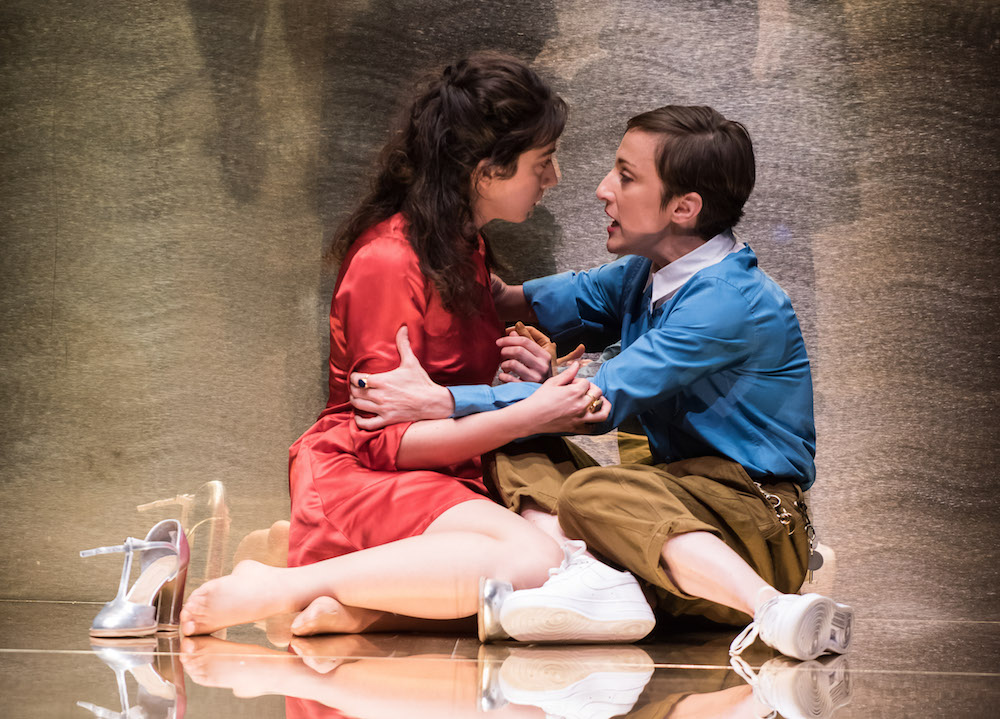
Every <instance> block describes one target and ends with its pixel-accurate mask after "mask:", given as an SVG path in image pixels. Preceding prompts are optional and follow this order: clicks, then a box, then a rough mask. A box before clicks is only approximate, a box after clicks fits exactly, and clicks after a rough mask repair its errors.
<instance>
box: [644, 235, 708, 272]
mask: <svg viewBox="0 0 1000 719" xmlns="http://www.w3.org/2000/svg"><path fill="white" fill-rule="evenodd" d="M705 242H706V240H703V239H702V238H701V237H699V236H698V235H695V234H688V233H682V234H668V235H667V236H666V237H664V238H663V240H662V241H661V242H660V243H659V245H658V246H657V248H656V250H655V251H654V253H653V254H654V255H655V256H652V257H650V258H649V259H651V260H652V261H653V271H654V272H656V271H657V270H660V269H662V268H663V267H665V266H667V265H669V264H670V263H671V262H673V261H674V260H679V259H680V258H681V257H683V256H684V255H686V254H687V253H688V252H691V251H692V250H697V249H698V248H699V247H701V246H702V245H704V244H705Z"/></svg>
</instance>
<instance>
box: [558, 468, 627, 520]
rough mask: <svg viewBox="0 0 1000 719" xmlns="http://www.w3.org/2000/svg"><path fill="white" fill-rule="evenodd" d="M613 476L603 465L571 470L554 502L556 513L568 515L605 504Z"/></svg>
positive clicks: (610, 492) (609, 493) (609, 494)
mask: <svg viewBox="0 0 1000 719" xmlns="http://www.w3.org/2000/svg"><path fill="white" fill-rule="evenodd" d="M616 483H617V482H616V480H615V478H614V477H613V476H612V475H611V473H610V472H609V471H608V469H607V468H605V467H588V468H586V469H581V470H578V471H576V472H573V474H571V475H570V476H569V477H568V478H567V479H566V481H565V482H564V483H563V485H562V488H561V490H560V492H559V498H558V500H557V502H556V514H557V515H558V516H559V517H560V518H564V517H570V516H573V515H575V514H579V513H580V512H582V511H584V509H585V508H586V507H592V506H595V505H597V506H599V505H602V504H605V503H606V502H607V500H608V497H610V496H613V492H612V491H611V490H612V488H613V486H614V485H615V484H616Z"/></svg>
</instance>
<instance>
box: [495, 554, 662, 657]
mask: <svg viewBox="0 0 1000 719" xmlns="http://www.w3.org/2000/svg"><path fill="white" fill-rule="evenodd" d="M563 551H564V552H565V554H566V558H565V559H564V560H563V563H562V564H561V565H560V566H559V567H558V568H556V569H550V570H549V579H548V581H547V582H545V584H543V585H542V586H540V587H538V588H537V589H521V590H519V591H516V592H513V593H512V594H510V596H507V597H505V598H504V601H503V604H502V605H501V607H500V615H499V619H500V624H501V625H502V627H503V629H504V631H506V632H507V634H509V635H510V636H511V637H513V638H514V639H518V640H520V641H523V642H634V641H636V640H637V639H642V638H643V637H644V636H646V635H647V634H649V632H650V631H651V630H652V629H653V625H654V624H656V620H655V618H654V617H653V611H652V609H650V608H649V604H648V603H647V602H646V598H645V597H644V596H643V594H642V589H641V588H640V587H639V582H638V581H636V578H635V577H633V576H632V575H631V574H630V573H629V572H619V571H617V570H615V569H612V568H611V567H609V566H608V565H606V564H602V563H601V562H598V561H597V560H596V559H594V558H593V557H588V556H587V555H586V554H585V552H586V551H587V547H586V545H585V544H584V543H583V542H579V541H570V542H566V543H565V544H564V545H563Z"/></svg>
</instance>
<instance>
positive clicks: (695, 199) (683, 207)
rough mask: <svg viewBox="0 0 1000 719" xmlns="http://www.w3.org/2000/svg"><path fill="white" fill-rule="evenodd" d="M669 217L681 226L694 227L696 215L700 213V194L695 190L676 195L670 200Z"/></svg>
mask: <svg viewBox="0 0 1000 719" xmlns="http://www.w3.org/2000/svg"><path fill="white" fill-rule="evenodd" d="M670 205H671V208H672V209H671V212H670V219H671V220H672V221H673V222H675V223H676V224H678V225H680V226H682V227H688V228H692V229H693V228H694V226H695V223H697V222H698V215H699V214H701V205H702V200H701V195H699V194H698V193H697V192H688V193H686V194H683V195H677V196H676V197H674V198H672V199H671V200H670Z"/></svg>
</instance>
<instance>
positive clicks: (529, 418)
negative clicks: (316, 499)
mask: <svg viewBox="0 0 1000 719" xmlns="http://www.w3.org/2000/svg"><path fill="white" fill-rule="evenodd" d="M578 369H579V365H578V364H575V363H574V364H573V365H571V366H570V367H569V368H568V369H567V370H566V371H565V372H562V373H561V374H559V375H557V376H555V377H553V378H551V379H549V380H547V381H546V382H545V383H544V384H543V385H542V386H541V387H539V388H538V389H537V390H536V391H535V392H534V393H533V394H532V395H531V396H530V397H528V398H527V399H525V400H522V401H521V402H517V403H515V404H512V405H510V406H509V407H505V408H504V409H500V410H497V411H495V412H483V413H480V414H473V415H469V416H468V417H462V418H460V419H445V420H433V421H427V422H416V423H414V424H412V425H410V427H409V428H408V429H407V430H406V433H405V434H404V435H403V439H402V442H401V443H400V446H399V454H398V455H397V458H396V466H397V467H398V468H400V469H420V468H427V467H442V466H446V465H450V464H456V463H458V462H462V461H464V460H467V459H470V458H471V457H476V456H478V455H480V454H483V453H485V452H489V451H490V450H494V449H496V448H497V447H500V446H503V445H504V444H507V443H508V442H511V441H513V440H515V439H518V438H520V437H527V436H530V435H532V434H547V433H556V434H563V433H568V434H586V433H589V432H591V431H592V430H593V428H594V427H595V426H597V425H598V424H600V423H602V422H604V421H605V420H606V419H607V418H608V415H609V414H610V412H611V404H610V403H609V402H608V401H607V400H603V399H602V400H601V402H600V406H596V405H597V401H596V400H597V399H600V398H601V390H600V388H599V387H597V386H595V385H593V384H591V383H590V382H588V381H587V380H584V379H577V378H576V372H577V370H578ZM592 408H593V410H594V411H591V409H592Z"/></svg>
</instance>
